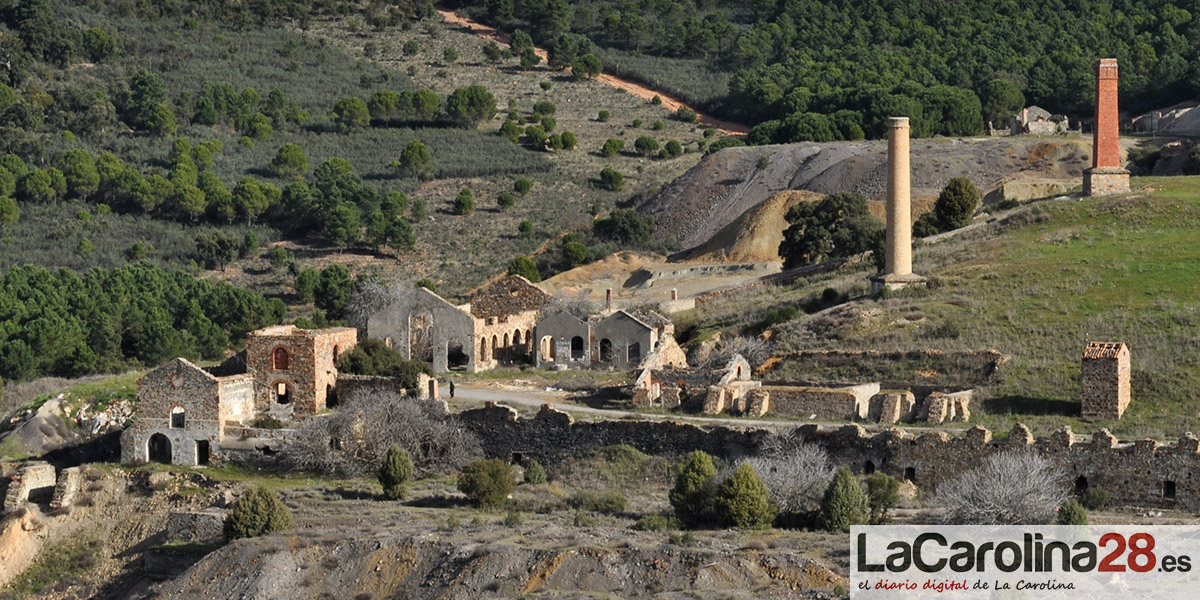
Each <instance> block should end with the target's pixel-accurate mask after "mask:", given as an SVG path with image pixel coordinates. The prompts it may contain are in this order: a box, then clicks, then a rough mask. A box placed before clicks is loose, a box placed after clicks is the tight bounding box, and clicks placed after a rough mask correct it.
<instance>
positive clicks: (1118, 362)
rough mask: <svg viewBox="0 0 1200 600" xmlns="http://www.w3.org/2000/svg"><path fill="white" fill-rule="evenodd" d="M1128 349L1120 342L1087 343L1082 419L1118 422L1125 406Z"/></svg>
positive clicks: (1084, 358) (1127, 384)
mask: <svg viewBox="0 0 1200 600" xmlns="http://www.w3.org/2000/svg"><path fill="white" fill-rule="evenodd" d="M1129 371H1130V365H1129V347H1128V346H1126V345H1125V344H1124V343H1122V342H1112V343H1108V342H1089V343H1088V345H1087V348H1084V350H1083V365H1082V381H1081V383H1082V384H1083V397H1082V398H1081V401H1082V405H1081V406H1080V410H1079V412H1080V414H1081V415H1082V416H1083V418H1085V419H1120V418H1121V415H1123V414H1125V409H1126V408H1127V407H1128V406H1129Z"/></svg>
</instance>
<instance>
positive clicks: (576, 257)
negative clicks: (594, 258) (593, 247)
mask: <svg viewBox="0 0 1200 600" xmlns="http://www.w3.org/2000/svg"><path fill="white" fill-rule="evenodd" d="M562 252H563V259H565V260H566V261H567V264H568V265H570V266H571V267H578V266H579V265H582V264H583V263H584V262H585V261H587V257H588V249H587V246H585V245H584V244H583V242H567V243H566V244H563V247H562Z"/></svg>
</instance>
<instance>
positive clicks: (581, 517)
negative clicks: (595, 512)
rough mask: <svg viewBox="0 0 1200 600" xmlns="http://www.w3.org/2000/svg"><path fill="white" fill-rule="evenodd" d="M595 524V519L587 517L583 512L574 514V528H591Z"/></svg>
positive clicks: (590, 516)
mask: <svg viewBox="0 0 1200 600" xmlns="http://www.w3.org/2000/svg"><path fill="white" fill-rule="evenodd" d="M595 524H596V517H594V516H592V515H589V514H587V513H585V512H576V513H575V526H576V527H591V526H593V525H595Z"/></svg>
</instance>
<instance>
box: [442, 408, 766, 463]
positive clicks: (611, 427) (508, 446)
mask: <svg viewBox="0 0 1200 600" xmlns="http://www.w3.org/2000/svg"><path fill="white" fill-rule="evenodd" d="M458 419H459V421H460V422H461V423H462V424H463V425H464V426H466V427H467V428H468V429H470V430H471V431H473V432H475V434H476V435H478V436H479V439H480V441H481V442H482V444H483V449H484V452H486V453H487V455H488V456H492V457H497V458H503V459H505V460H512V459H513V458H514V457H517V458H519V459H521V460H525V459H529V458H535V459H537V460H539V461H542V462H544V463H557V462H560V461H562V460H565V459H567V458H571V457H576V456H579V455H580V453H582V452H586V451H589V450H595V449H597V448H602V447H604V446H611V445H614V444H629V445H630V446H633V447H635V448H637V449H638V450H641V451H642V452H645V453H647V454H668V455H679V454H684V453H686V452H690V451H692V450H704V451H705V452H709V453H710V454H713V455H716V456H726V457H727V456H740V455H743V454H746V453H749V452H753V451H754V450H755V449H757V448H758V447H759V446H760V445H761V443H762V441H763V439H765V437H766V436H767V435H768V434H767V432H766V431H762V430H740V429H733V428H727V427H699V426H696V425H690V424H682V423H673V422H667V421H634V420H621V421H597V422H580V423H575V422H574V421H573V420H572V419H571V417H570V415H568V414H566V413H564V412H561V411H558V410H554V409H552V408H550V407H549V406H548V405H547V406H543V407H542V410H541V411H540V412H539V413H538V414H537V415H535V416H534V417H532V418H520V417H518V415H517V411H516V410H514V409H512V408H509V407H507V406H503V405H494V404H489V406H488V407H486V408H479V409H473V410H467V411H463V412H461V413H459V415H458Z"/></svg>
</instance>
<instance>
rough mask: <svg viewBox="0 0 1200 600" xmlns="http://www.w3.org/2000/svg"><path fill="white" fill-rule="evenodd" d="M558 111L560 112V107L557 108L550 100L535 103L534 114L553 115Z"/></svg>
mask: <svg viewBox="0 0 1200 600" xmlns="http://www.w3.org/2000/svg"><path fill="white" fill-rule="evenodd" d="M557 110H558V107H557V106H555V105H554V103H553V102H551V101H549V100H542V101H540V102H535V103H534V105H533V112H535V113H537V114H539V115H542V116H549V115H552V114H554V113H555V111H557Z"/></svg>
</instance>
